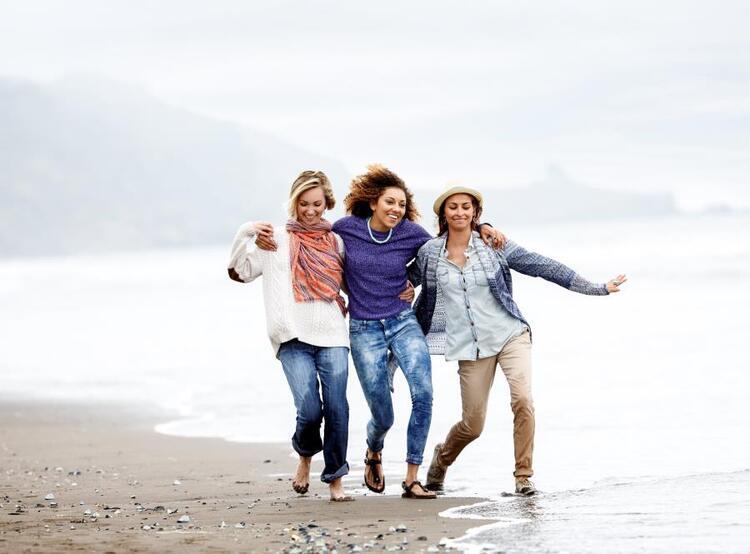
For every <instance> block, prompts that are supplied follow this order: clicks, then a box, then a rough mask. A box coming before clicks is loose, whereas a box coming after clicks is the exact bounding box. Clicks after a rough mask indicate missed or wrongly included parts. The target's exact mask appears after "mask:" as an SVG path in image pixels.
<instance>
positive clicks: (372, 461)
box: [364, 452, 385, 494]
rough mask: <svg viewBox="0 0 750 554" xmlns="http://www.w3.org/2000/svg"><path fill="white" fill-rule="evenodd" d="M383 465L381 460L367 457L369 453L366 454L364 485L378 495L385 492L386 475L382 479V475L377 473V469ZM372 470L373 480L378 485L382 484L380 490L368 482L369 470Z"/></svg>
mask: <svg viewBox="0 0 750 554" xmlns="http://www.w3.org/2000/svg"><path fill="white" fill-rule="evenodd" d="M379 465H382V462H381V460H375V459H372V458H368V457H367V452H365V479H364V481H365V482H364V485H365V487H367V488H368V489H370V490H371V491H372V492H376V493H378V494H381V493H382V492H383V491H384V490H385V475H384V476H383V477H382V478H381V477H380V475H378V472H377V471H376V469H375V468H376V467H377V466H379ZM368 467H369V468H370V471H371V473H372V480H373V482H374V483H375V485H377V484H378V483H380V487H379V488H377V489H376V488H375V487H373V486H372V485H370V483H368V482H367V468H368Z"/></svg>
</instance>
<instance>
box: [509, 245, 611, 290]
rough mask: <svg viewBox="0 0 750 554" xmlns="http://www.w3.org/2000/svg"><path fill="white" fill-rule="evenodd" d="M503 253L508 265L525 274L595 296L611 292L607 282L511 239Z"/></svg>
mask: <svg viewBox="0 0 750 554" xmlns="http://www.w3.org/2000/svg"><path fill="white" fill-rule="evenodd" d="M503 253H504V254H505V259H506V260H507V261H508V266H509V267H510V268H511V269H513V270H515V271H518V272H519V273H523V274H524V275H529V276H531V277H541V278H542V279H545V280H546V281H550V282H552V283H555V284H557V285H560V286H561V287H564V288H566V289H568V290H571V291H573V292H577V293H579V294H588V295H593V296H604V295H607V294H609V292H607V285H606V284H603V283H602V284H599V283H592V282H591V281H589V280H587V279H585V278H584V277H582V276H581V275H578V274H577V273H576V272H575V271H573V270H572V269H571V268H569V267H568V266H566V265H565V264H562V263H560V262H558V261H556V260H553V259H552V258H548V257H546V256H542V255H541V254H537V253H536V252H531V251H529V250H526V249H525V248H523V247H522V246H519V245H518V244H516V243H515V242H513V241H512V240H510V239H508V241H507V242H506V244H505V248H504V249H503Z"/></svg>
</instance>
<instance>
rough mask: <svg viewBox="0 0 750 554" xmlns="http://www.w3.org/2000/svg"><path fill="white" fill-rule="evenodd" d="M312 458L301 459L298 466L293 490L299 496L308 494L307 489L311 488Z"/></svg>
mask: <svg viewBox="0 0 750 554" xmlns="http://www.w3.org/2000/svg"><path fill="white" fill-rule="evenodd" d="M311 461H312V458H306V457H304V456H300V457H299V464H297V473H296V475H295V476H294V480H293V481H292V488H293V489H294V492H296V493H298V494H305V493H307V489H308V488H310V462H311Z"/></svg>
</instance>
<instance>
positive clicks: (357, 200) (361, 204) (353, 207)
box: [344, 164, 419, 221]
mask: <svg viewBox="0 0 750 554" xmlns="http://www.w3.org/2000/svg"><path fill="white" fill-rule="evenodd" d="M389 187H394V188H398V189H401V190H402V191H404V196H406V211H405V212H404V219H408V220H409V221H416V220H417V219H419V210H417V206H416V205H415V204H414V196H413V195H412V193H411V191H410V190H409V188H408V187H407V186H406V183H404V181H403V180H402V179H401V177H399V176H398V175H396V174H395V173H393V171H391V170H390V169H388V168H386V167H384V166H382V165H380V164H372V165H368V166H367V172H366V173H363V174H362V175H357V176H356V177H355V178H354V179H352V183H351V185H350V186H349V194H347V195H346V197H345V198H344V207H345V208H346V213H348V214H352V215H356V216H358V217H370V216H371V215H372V208H370V202H377V200H378V198H380V196H381V195H382V194H383V192H384V191H385V189H387V188H389Z"/></svg>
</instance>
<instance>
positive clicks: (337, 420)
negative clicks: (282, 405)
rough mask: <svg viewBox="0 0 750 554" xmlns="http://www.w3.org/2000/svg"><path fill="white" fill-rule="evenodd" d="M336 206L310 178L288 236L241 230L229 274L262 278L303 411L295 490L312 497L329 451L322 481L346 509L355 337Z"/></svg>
mask: <svg viewBox="0 0 750 554" xmlns="http://www.w3.org/2000/svg"><path fill="white" fill-rule="evenodd" d="M335 202H336V201H335V199H334V197H333V190H332V189H331V185H330V183H329V181H328V178H327V177H326V175H325V174H324V173H323V172H322V171H303V172H302V173H300V175H299V176H298V177H297V179H295V181H294V183H293V184H292V189H291V191H290V195H289V220H288V221H287V224H286V229H285V230H284V231H282V232H274V230H273V228H272V227H271V225H270V224H268V223H253V222H249V223H245V224H244V225H242V226H241V227H240V229H239V231H238V232H237V235H236V237H235V239H234V244H233V246H232V255H231V259H230V261H229V266H228V271H229V276H230V277H231V278H232V279H234V280H235V281H239V282H241V283H249V282H250V281H253V280H254V279H256V278H257V277H260V276H261V275H263V299H264V304H265V309H266V324H267V327H268V335H269V338H270V339H271V344H272V346H273V348H274V351H275V352H276V356H277V358H278V359H279V360H280V361H281V367H282V368H283V370H284V374H285V375H286V378H287V381H288V383H289V388H290V389H291V392H292V397H293V398H294V405H295V407H296V409H297V424H296V428H295V432H294V435H293V436H292V446H293V448H294V450H295V451H296V452H297V453H298V454H299V465H298V467H297V474H296V476H295V478H294V480H293V481H292V488H293V489H294V490H295V491H296V492H297V493H299V494H305V493H306V492H307V490H308V487H309V480H310V462H311V460H312V457H313V456H314V455H315V454H317V453H318V452H320V451H321V450H322V451H323V459H324V461H325V467H324V468H323V473H322V474H321V476H320V479H321V481H323V482H324V483H327V484H328V486H329V489H330V498H331V500H332V501H336V502H342V501H347V500H352V497H351V496H347V495H346V494H345V493H344V488H343V485H342V483H341V478H342V477H343V476H344V475H346V474H347V473H349V464H348V463H347V461H346V449H347V443H348V437H349V405H348V403H347V400H346V383H347V377H348V361H349V336H348V333H347V328H346V320H345V317H344V316H345V313H346V310H345V307H344V299H343V298H342V297H341V295H340V294H339V289H340V286H341V280H342V274H343V257H344V245H343V241H342V240H341V237H339V236H337V235H336V234H335V233H333V232H332V230H331V224H330V223H329V222H328V221H326V220H325V219H324V218H323V214H324V212H325V210H326V209H331V208H333V206H334V204H335ZM256 236H263V237H267V238H273V239H274V242H275V245H276V249H275V251H267V250H258V249H256V248H254V247H253V244H252V242H253V241H254V240H255V238H256ZM319 389H320V390H321V391H322V397H321V392H319ZM324 420H325V430H324V433H323V440H322V441H321V438H320V426H321V423H322V422H323V421H324Z"/></svg>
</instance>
